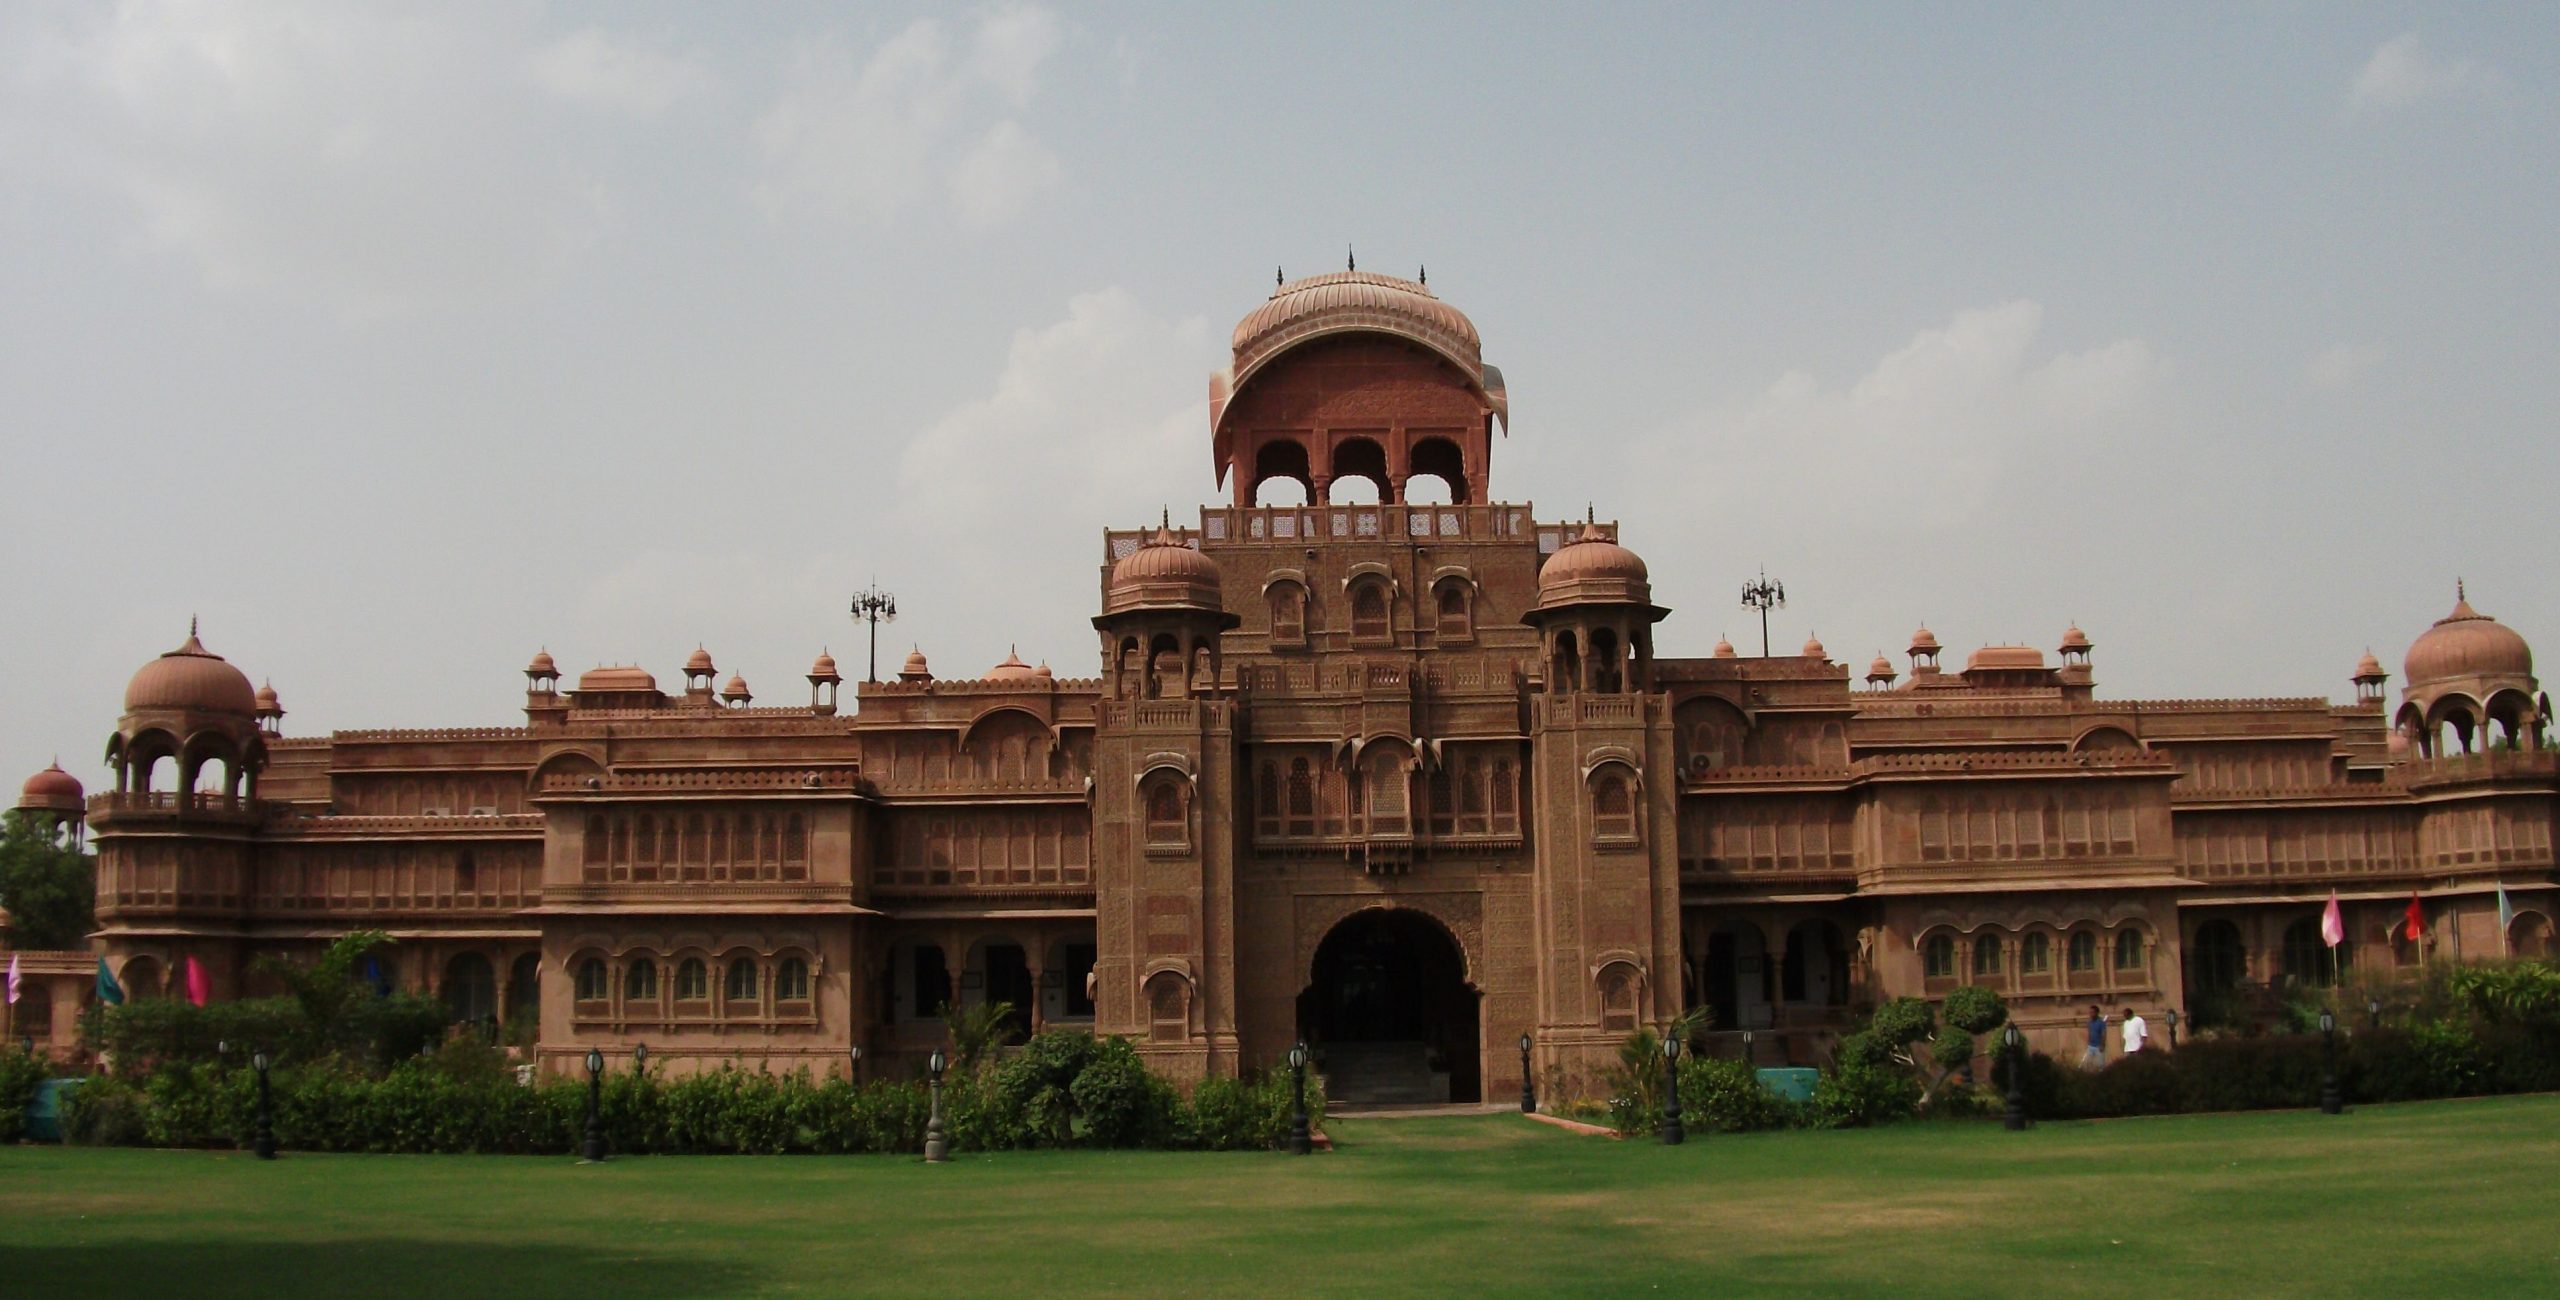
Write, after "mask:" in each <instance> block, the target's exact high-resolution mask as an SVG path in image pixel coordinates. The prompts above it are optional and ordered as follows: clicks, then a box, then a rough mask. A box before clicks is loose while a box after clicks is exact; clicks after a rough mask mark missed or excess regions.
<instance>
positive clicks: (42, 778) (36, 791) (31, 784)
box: [18, 759, 87, 813]
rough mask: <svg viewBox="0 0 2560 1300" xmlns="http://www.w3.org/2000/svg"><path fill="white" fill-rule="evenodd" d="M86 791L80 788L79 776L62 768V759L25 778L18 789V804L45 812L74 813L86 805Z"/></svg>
mask: <svg viewBox="0 0 2560 1300" xmlns="http://www.w3.org/2000/svg"><path fill="white" fill-rule="evenodd" d="M86 798H87V792H86V791H84V790H82V789H81V788H80V778H78V777H76V776H73V775H72V774H70V773H69V772H65V771H63V770H62V760H60V759H55V760H54V763H53V766H51V767H48V768H46V769H45V770H43V771H41V772H38V773H36V774H35V775H34V776H31V777H28V778H27V783H26V784H25V785H23V786H21V787H19V789H18V806H19V807H21V808H31V809H39V810H42V811H46V812H70V813H76V812H79V811H81V810H82V808H84V807H85V806H86V802H85V801H86Z"/></svg>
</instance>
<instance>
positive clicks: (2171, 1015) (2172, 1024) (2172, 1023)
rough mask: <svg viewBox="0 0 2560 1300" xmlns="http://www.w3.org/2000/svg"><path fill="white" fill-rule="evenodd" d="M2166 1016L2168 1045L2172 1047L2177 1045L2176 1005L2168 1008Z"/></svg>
mask: <svg viewBox="0 0 2560 1300" xmlns="http://www.w3.org/2000/svg"><path fill="white" fill-rule="evenodd" d="M2167 1018H2168V1021H2169V1046H2171V1047H2173V1048H2174V1047H2176V1046H2177V1045H2178V1009H2177V1008H2176V1007H2171V1008H2169V1010H2168V1013H2167Z"/></svg>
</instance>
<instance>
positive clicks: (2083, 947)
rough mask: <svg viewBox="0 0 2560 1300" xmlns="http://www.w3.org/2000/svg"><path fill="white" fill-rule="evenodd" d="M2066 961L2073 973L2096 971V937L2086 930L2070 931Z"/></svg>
mask: <svg viewBox="0 0 2560 1300" xmlns="http://www.w3.org/2000/svg"><path fill="white" fill-rule="evenodd" d="M2068 960H2069V962H2070V965H2071V969H2072V970H2074V971H2093V970H2096V969H2097V968H2098V936H2096V935H2094V934H2092V933H2090V932H2089V931H2087V930H2074V931H2072V932H2071V948H2070V955H2069V958H2068Z"/></svg>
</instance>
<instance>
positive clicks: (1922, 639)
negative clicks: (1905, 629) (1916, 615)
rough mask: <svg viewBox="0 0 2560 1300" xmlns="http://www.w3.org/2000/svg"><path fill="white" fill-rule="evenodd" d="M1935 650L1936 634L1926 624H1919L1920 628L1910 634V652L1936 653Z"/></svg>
mask: <svg viewBox="0 0 2560 1300" xmlns="http://www.w3.org/2000/svg"><path fill="white" fill-rule="evenodd" d="M1937 652H1938V634H1937V633H1935V632H1932V631H1930V630H1929V625H1928V624H1926V623H1923V624H1921V625H1920V630H1919V631H1917V632H1914V633H1912V634H1911V653H1913V654H1923V653H1927V654H1936V653H1937Z"/></svg>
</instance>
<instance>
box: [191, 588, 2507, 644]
mask: <svg viewBox="0 0 2560 1300" xmlns="http://www.w3.org/2000/svg"><path fill="white" fill-rule="evenodd" d="M2455 585H2457V586H2459V585H2460V584H2459V583H2456V584H2455ZM195 634H196V616H195V615H193V614H189V615H187V635H188V636H194V635H195Z"/></svg>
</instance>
